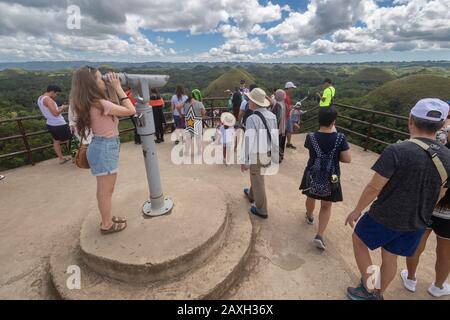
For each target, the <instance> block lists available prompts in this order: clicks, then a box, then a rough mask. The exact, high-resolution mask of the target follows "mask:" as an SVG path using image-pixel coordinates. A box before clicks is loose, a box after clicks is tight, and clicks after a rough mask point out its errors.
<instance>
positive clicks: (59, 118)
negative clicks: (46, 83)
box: [37, 96, 67, 127]
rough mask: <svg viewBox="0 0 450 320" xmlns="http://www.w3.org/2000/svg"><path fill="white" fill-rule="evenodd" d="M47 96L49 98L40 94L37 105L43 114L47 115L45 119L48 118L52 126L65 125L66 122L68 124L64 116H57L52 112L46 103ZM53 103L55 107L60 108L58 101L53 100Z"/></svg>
mask: <svg viewBox="0 0 450 320" xmlns="http://www.w3.org/2000/svg"><path fill="white" fill-rule="evenodd" d="M45 98H47V96H40V97H39V99H38V101H37V105H38V107H39V109H40V110H41V112H42V115H43V116H44V117H45V119H47V124H48V125H49V126H52V127H58V126H63V125H65V124H67V123H66V120H64V117H63V116H62V115H59V116H57V117H55V116H54V115H53V114H52V113H51V112H50V110H49V109H48V108H47V107H46V106H45V105H44V100H45ZM53 103H54V104H55V107H56V108H58V105H57V104H56V102H53Z"/></svg>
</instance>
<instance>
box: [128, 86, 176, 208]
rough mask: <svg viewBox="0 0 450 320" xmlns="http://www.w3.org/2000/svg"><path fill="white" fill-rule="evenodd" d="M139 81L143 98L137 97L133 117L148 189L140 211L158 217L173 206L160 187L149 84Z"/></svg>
mask: <svg viewBox="0 0 450 320" xmlns="http://www.w3.org/2000/svg"><path fill="white" fill-rule="evenodd" d="M141 82H142V83H141V88H140V89H141V90H142V91H141V92H142V97H143V98H140V99H137V104H136V111H137V115H136V118H135V119H136V126H137V132H138V134H139V135H140V136H141V141H142V148H143V152H144V161H145V169H146V172H147V180H148V186H149V191H150V200H149V201H147V202H146V203H145V204H144V207H143V209H142V211H143V213H144V215H146V216H149V217H159V216H162V215H166V214H169V213H170V212H171V211H172V209H173V207H174V203H173V201H172V200H171V199H169V198H165V197H164V194H163V190H162V187H161V176H160V172H159V163H158V155H157V152H156V143H155V122H154V118H153V110H152V108H151V107H149V105H148V101H149V100H150V92H149V85H148V83H147V81H145V80H143V81H141Z"/></svg>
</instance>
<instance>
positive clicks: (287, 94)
mask: <svg viewBox="0 0 450 320" xmlns="http://www.w3.org/2000/svg"><path fill="white" fill-rule="evenodd" d="M286 107H287V113H288V116H289V117H290V116H291V108H292V102H291V97H289V93H288V92H287V91H286Z"/></svg>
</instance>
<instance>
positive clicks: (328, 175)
mask: <svg viewBox="0 0 450 320" xmlns="http://www.w3.org/2000/svg"><path fill="white" fill-rule="evenodd" d="M309 138H310V141H311V145H312V147H313V148H314V151H315V152H316V159H315V160H314V163H313V165H312V166H311V168H310V169H309V172H308V191H309V193H310V194H312V195H315V196H319V197H330V196H331V195H332V192H333V187H334V184H336V183H337V182H339V180H338V181H333V176H334V177H337V168H336V165H335V162H334V156H335V155H336V152H337V150H338V148H339V146H340V145H341V144H342V142H343V141H344V135H343V134H342V133H338V135H337V137H336V142H335V144H334V148H333V150H331V151H330V152H329V153H324V152H323V151H322V149H321V148H320V146H319V143H318V141H317V139H316V137H315V135H314V133H312V134H310V135H309Z"/></svg>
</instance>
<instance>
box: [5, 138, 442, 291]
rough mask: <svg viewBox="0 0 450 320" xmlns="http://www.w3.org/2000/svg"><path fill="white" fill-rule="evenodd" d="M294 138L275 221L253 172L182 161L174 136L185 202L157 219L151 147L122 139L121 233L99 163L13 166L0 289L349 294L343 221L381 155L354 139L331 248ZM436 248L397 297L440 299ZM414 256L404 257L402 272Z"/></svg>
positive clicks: (168, 184) (165, 178)
mask: <svg viewBox="0 0 450 320" xmlns="http://www.w3.org/2000/svg"><path fill="white" fill-rule="evenodd" d="M167 140H169V139H167ZM293 140H294V144H295V145H297V146H298V150H296V151H292V150H288V151H287V154H286V157H285V161H284V163H283V165H282V166H281V169H280V172H279V174H278V175H276V176H273V177H267V180H266V188H267V196H268V201H269V214H270V217H269V219H268V220H264V221H262V220H258V219H257V218H254V217H250V215H249V214H248V210H249V204H248V201H246V199H245V198H244V197H243V194H242V190H243V188H244V187H246V186H248V185H249V176H248V175H242V174H241V173H240V170H239V167H238V166H223V165H213V166H208V165H182V166H177V165H174V164H172V162H171V160H170V155H171V150H172V147H173V143H171V142H166V143H165V144H161V145H158V147H157V148H158V156H159V163H160V169H161V177H162V184H163V190H164V193H165V196H168V197H171V198H173V200H174V202H175V207H174V209H173V211H172V213H171V214H170V215H167V216H163V217H159V218H154V219H145V218H144V217H143V215H142V210H141V208H142V204H143V203H144V201H146V200H147V198H148V197H149V195H148V187H147V180H146V175H145V168H144V161H143V159H142V149H141V147H140V146H136V145H134V144H132V143H127V144H124V145H122V149H121V160H120V173H119V178H118V181H117V186H116V191H115V193H114V197H113V214H114V215H116V216H125V217H127V218H128V219H129V223H128V228H127V230H125V231H124V232H122V233H119V234H115V235H109V236H101V235H100V233H99V223H100V217H99V214H98V211H97V207H96V206H97V203H96V194H95V193H96V183H95V178H93V177H92V176H91V175H90V172H89V170H82V169H78V168H76V167H75V166H74V165H72V164H66V165H63V166H61V165H58V164H57V161H56V160H50V161H46V162H43V163H39V164H37V165H36V166H34V167H31V166H30V167H24V168H19V169H15V170H11V171H8V172H5V173H3V174H4V175H6V179H5V180H4V181H1V182H0V235H1V242H0V261H2V262H1V264H0V299H61V298H62V299H118V300H120V299H249V300H264V299H346V295H345V290H346V288H347V287H348V286H353V285H356V284H357V283H358V281H359V280H358V279H359V276H358V272H357V267H356V263H355V261H354V258H353V250H352V242H351V234H352V230H351V229H350V228H349V227H345V226H344V221H345V218H346V216H347V214H348V213H349V212H350V211H351V210H352V209H353V207H354V206H355V203H356V202H357V200H358V198H359V196H360V194H361V191H362V189H363V187H364V186H365V185H366V183H367V182H368V181H369V179H370V177H371V176H372V172H371V170H370V167H371V165H372V164H373V163H374V162H375V161H376V159H377V158H378V155H377V154H374V153H371V152H364V151H363V150H362V148H360V147H358V146H354V145H352V149H353V158H354V161H353V163H352V164H351V165H342V184H343V190H344V202H343V203H339V204H336V205H334V206H333V213H332V219H331V221H330V225H329V229H328V230H327V233H326V236H325V237H326V241H327V251H326V252H320V251H318V250H317V249H316V248H315V247H314V246H313V244H312V239H313V238H314V235H315V232H316V228H317V226H308V225H307V224H306V223H305V222H304V216H305V208H304V202H305V197H304V196H303V195H301V193H300V192H299V190H298V187H299V184H300V178H301V175H302V173H303V170H304V168H305V166H306V163H307V159H308V153H307V151H306V150H305V149H304V148H303V147H302V146H303V144H304V136H303V135H299V136H295V137H294V139H293ZM432 238H433V237H432ZM435 247H436V242H435V239H434V238H433V239H431V238H430V242H429V244H428V249H427V251H426V252H425V253H424V255H423V258H422V261H421V264H420V266H419V271H418V274H417V276H418V278H419V284H418V290H417V293H416V294H412V293H409V292H407V291H406V290H405V289H403V286H402V284H401V281H400V277H397V278H396V279H395V280H394V281H393V283H392V286H391V287H390V289H389V290H388V292H387V293H386V296H385V298H386V299H431V297H430V296H429V295H428V293H427V291H426V290H427V288H428V286H429V285H430V284H431V283H432V282H433V281H434V264H435V253H434V250H435ZM374 262H375V263H377V264H379V263H380V257H379V256H377V257H375V261H374ZM73 265H76V266H79V267H80V270H81V289H80V290H70V289H69V288H68V287H67V285H66V283H67V278H68V276H69V275H68V274H67V268H68V267H69V266H73ZM404 266H405V261H404V259H399V270H398V271H399V272H400V270H401V268H404Z"/></svg>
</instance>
